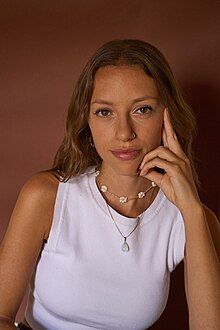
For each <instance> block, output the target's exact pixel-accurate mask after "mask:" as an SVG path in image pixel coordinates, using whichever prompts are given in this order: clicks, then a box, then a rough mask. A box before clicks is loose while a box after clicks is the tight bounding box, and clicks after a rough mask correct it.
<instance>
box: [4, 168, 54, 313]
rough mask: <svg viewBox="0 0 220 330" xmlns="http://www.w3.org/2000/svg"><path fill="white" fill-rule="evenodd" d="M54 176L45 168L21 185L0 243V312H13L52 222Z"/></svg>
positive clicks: (17, 305)
mask: <svg viewBox="0 0 220 330" xmlns="http://www.w3.org/2000/svg"><path fill="white" fill-rule="evenodd" d="M57 186H58V180H56V179H55V178H53V177H52V176H51V174H49V173H47V172H43V173H39V174H36V175H34V176H33V177H31V178H30V179H29V180H28V181H27V182H26V184H25V185H24V186H23V188H22V189H21V192H20V194H19V197H18V200H17V202H16V205H15V208H14V210H13V212H12V215H11V219H10V222H9V225H8V228H7V231H6V234H5V237H4V239H3V241H2V243H1V246H0V265H1V267H0V315H5V316H9V317H11V318H12V319H13V318H14V317H15V316H16V313H17V310H18V308H19V306H20V303H21V301H22V299H23V296H24V293H25V290H26V287H27V285H28V282H29V280H30V278H31V275H32V272H33V270H34V266H35V264H36V261H37V258H38V256H39V253H40V251H41V248H42V244H43V241H44V239H45V238H46V237H47V236H48V232H49V229H50V226H51V223H52V217H53V209H54V203H55V198H56V192H57Z"/></svg>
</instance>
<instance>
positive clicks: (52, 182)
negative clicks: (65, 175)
mask: <svg viewBox="0 0 220 330" xmlns="http://www.w3.org/2000/svg"><path fill="white" fill-rule="evenodd" d="M58 184H59V180H58V178H57V177H55V175H54V174H53V173H52V172H50V171H42V172H38V173H35V174H33V175H32V176H31V177H30V178H28V179H27V181H26V182H25V183H24V185H23V187H22V189H21V193H28V194H30V193H31V194H34V195H36V196H38V197H43V198H45V197H49V196H51V197H52V196H53V195H54V194H56V192H57V188H58Z"/></svg>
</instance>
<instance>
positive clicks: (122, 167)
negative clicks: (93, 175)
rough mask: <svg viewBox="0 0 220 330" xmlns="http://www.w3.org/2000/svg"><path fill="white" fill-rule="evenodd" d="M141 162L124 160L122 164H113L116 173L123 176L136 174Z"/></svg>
mask: <svg viewBox="0 0 220 330" xmlns="http://www.w3.org/2000/svg"><path fill="white" fill-rule="evenodd" d="M139 165H140V162H132V163H131V162H130V163H128V162H127V163H126V162H122V164H117V165H115V166H112V168H113V170H114V172H115V173H117V174H118V175H123V176H136V175H137V171H138V167H139Z"/></svg>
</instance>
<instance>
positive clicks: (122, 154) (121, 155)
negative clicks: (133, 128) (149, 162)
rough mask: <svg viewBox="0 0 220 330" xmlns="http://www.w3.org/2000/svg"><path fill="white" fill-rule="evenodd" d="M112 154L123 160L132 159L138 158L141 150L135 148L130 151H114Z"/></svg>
mask: <svg viewBox="0 0 220 330" xmlns="http://www.w3.org/2000/svg"><path fill="white" fill-rule="evenodd" d="M112 154H113V155H114V156H115V157H116V158H118V159H121V160H130V159H134V158H136V157H137V156H138V155H139V154H140V150H134V151H130V152H116V151H112Z"/></svg>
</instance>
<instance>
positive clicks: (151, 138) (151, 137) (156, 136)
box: [142, 120, 163, 150]
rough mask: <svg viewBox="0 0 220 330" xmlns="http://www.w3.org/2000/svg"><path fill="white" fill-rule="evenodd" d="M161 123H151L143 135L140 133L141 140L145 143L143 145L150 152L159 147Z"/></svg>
mask: <svg viewBox="0 0 220 330" xmlns="http://www.w3.org/2000/svg"><path fill="white" fill-rule="evenodd" d="M162 129H163V121H162V120H160V121H159V123H158V121H157V122H156V123H152V125H149V126H148V127H147V128H146V131H145V134H143V133H142V140H143V141H146V143H145V145H146V147H147V149H148V150H152V149H154V148H157V147H158V146H159V145H161V141H162Z"/></svg>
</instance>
